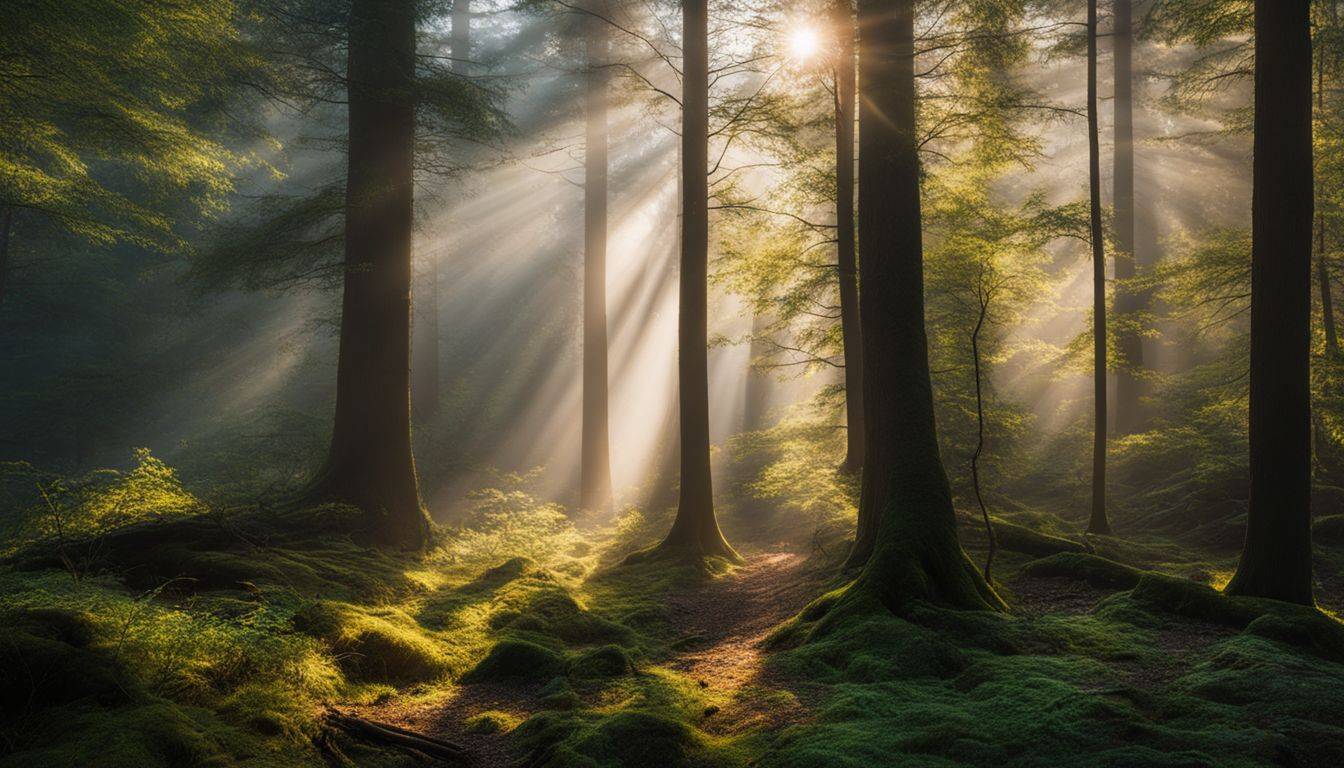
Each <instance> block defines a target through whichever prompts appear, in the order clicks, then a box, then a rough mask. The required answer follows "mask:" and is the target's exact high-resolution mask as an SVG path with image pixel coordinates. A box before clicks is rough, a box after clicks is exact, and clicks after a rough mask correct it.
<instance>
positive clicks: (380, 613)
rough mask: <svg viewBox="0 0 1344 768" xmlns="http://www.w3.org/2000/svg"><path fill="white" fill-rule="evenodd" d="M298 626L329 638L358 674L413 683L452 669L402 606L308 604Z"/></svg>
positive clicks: (352, 672)
mask: <svg viewBox="0 0 1344 768" xmlns="http://www.w3.org/2000/svg"><path fill="white" fill-rule="evenodd" d="M293 624H294V627H295V629H297V630H299V631H300V632H304V633H306V634H308V635H310V636H312V637H317V638H320V639H322V640H323V641H325V642H326V643H327V644H328V646H329V647H330V649H331V653H332V655H333V656H334V657H335V659H336V661H337V664H339V665H340V667H341V669H342V670H343V671H344V672H345V673H346V674H347V675H348V676H350V677H351V678H352V679H355V680H362V681H386V682H390V683H395V684H407V683H413V682H422V681H427V680H433V679H436V678H439V677H442V676H443V675H445V674H447V673H448V672H450V671H451V669H450V665H449V663H448V660H447V658H446V657H445V656H444V654H443V652H442V651H441V650H440V649H439V647H438V646H437V645H436V644H435V643H434V641H433V640H432V639H430V638H429V637H428V636H427V635H426V634H425V633H424V632H423V631H422V630H421V629H420V627H419V625H418V624H416V623H415V622H414V621H413V620H412V619H411V618H410V616H408V615H407V614H405V613H404V612H402V611H398V610H396V609H390V608H387V609H376V610H367V609H362V608H359V607H356V606H353V605H349V604H344V603H336V602H333V601H317V602H314V603H311V604H309V605H307V606H305V607H304V608H303V609H301V610H300V611H298V612H297V613H296V614H295V615H294V618H293Z"/></svg>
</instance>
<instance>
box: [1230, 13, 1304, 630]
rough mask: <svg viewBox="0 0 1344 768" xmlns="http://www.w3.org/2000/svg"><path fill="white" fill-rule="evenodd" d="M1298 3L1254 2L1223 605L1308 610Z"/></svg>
mask: <svg viewBox="0 0 1344 768" xmlns="http://www.w3.org/2000/svg"><path fill="white" fill-rule="evenodd" d="M1311 66H1312V61H1311V31H1310V2H1309V0H1256V3H1255V160H1254V167H1255V170H1254V179H1255V180H1254V190H1255V191H1254V193H1253V195H1252V203H1251V208H1252V211H1251V237H1252V246H1251V361H1250V366H1251V369H1250V376H1251V386H1250V447H1251V498H1250V506H1249V509H1248V512H1247V516H1246V544H1245V547H1244V549H1243V550H1242V553H1241V562H1240V563H1238V565H1237V572H1236V575H1234V576H1233V577H1232V580H1231V581H1230V582H1229V583H1228V585H1227V591H1228V592H1229V593H1230V594H1236V595H1249V596H1254V597H1269V598H1274V599H1277V600H1286V601H1289V602H1293V603H1302V604H1305V605H1310V604H1311V603H1312V602H1313V600H1312V583H1311V391H1310V385H1309V376H1310V368H1311V364H1310V360H1311V246H1312V243H1311V234H1312V233H1311V224H1312V208H1313V202H1314V201H1313V192H1314V189H1313V183H1312V144H1311V74H1312V73H1311Z"/></svg>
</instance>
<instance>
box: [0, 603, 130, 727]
mask: <svg viewBox="0 0 1344 768" xmlns="http://www.w3.org/2000/svg"><path fill="white" fill-rule="evenodd" d="M0 622H3V629H0V680H4V681H5V682H4V683H3V684H0V716H4V717H6V718H8V717H13V716H16V715H18V714H21V713H23V712H25V711H28V710H32V709H36V708H41V707H51V706H57V705H62V704H69V703H71V702H76V701H81V700H85V699H91V700H93V701H94V702H96V703H100V704H109V705H110V704H116V703H120V702H122V701H124V700H125V699H126V693H125V692H124V691H123V689H122V684H121V679H122V671H121V669H120V667H119V665H118V664H116V663H115V661H114V660H113V659H112V658H111V657H110V656H108V655H107V654H106V653H104V652H102V651H99V650H95V649H91V648H90V647H89V644H90V643H91V642H92V640H93V636H94V632H95V630H94V628H93V625H92V622H91V621H90V619H89V618H88V616H87V615H85V614H82V613H80V612H75V611H64V610H60V609H55V608H43V609H36V610H29V611H24V612H16V613H11V614H7V615H4V616H0Z"/></svg>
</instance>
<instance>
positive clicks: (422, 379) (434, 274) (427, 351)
mask: <svg viewBox="0 0 1344 768" xmlns="http://www.w3.org/2000/svg"><path fill="white" fill-rule="evenodd" d="M451 18H452V29H451V31H450V32H449V37H448V44H449V50H450V52H451V54H452V56H453V62H452V68H453V71H455V72H460V73H463V74H465V73H467V72H469V71H470V65H471V62H470V59H471V0H454V2H453V11H452V17H451ZM442 258H443V256H442V253H438V254H431V255H430V259H429V263H428V264H426V265H425V267H426V275H425V277H424V282H425V285H426V287H427V290H426V291H425V295H423V296H417V297H416V299H415V304H416V308H417V309H418V310H419V322H418V323H417V324H416V325H415V328H414V337H413V338H414V344H413V345H412V353H413V359H412V363H411V373H412V374H413V376H412V383H411V404H412V406H413V408H412V410H413V412H414V413H415V415H416V416H417V417H418V418H419V419H422V420H428V419H430V418H433V417H434V415H435V414H437V413H438V411H439V400H440V387H441V384H440V371H439V360H440V355H441V352H442V349H441V344H440V342H439V332H440V318H439V282H440V273H441V272H442V269H443V266H442V264H441V263H440V262H441V261H442Z"/></svg>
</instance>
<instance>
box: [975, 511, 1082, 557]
mask: <svg viewBox="0 0 1344 768" xmlns="http://www.w3.org/2000/svg"><path fill="white" fill-rule="evenodd" d="M993 522H994V536H995V538H996V539H998V542H999V546H1000V547H1002V548H1003V549H1006V550H1009V551H1012V552H1022V553H1024V554H1028V555H1035V556H1037V557H1045V556H1047V555H1053V554H1056V553H1059V552H1086V551H1087V547H1086V546H1084V545H1083V544H1080V543H1078V542H1076V541H1073V540H1071V539H1066V538H1063V537H1060V536H1054V535H1052V534H1049V533H1041V532H1040V531H1037V530H1033V529H1031V528H1028V527H1026V526H1024V525H1018V524H1016V523H1010V522H1008V521H1006V520H1000V519H997V518H995V519H994V520H993Z"/></svg>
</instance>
